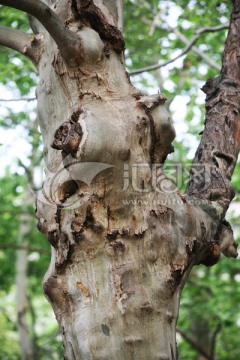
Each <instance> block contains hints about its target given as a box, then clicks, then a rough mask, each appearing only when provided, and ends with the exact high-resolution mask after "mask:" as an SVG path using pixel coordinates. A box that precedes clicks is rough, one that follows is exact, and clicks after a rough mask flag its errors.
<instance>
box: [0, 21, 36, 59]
mask: <svg viewBox="0 0 240 360" xmlns="http://www.w3.org/2000/svg"><path fill="white" fill-rule="evenodd" d="M0 45H3V46H6V47H8V48H11V49H13V50H16V51H18V52H19V53H20V54H22V55H25V56H26V57H28V58H29V59H30V60H31V61H32V62H33V63H34V65H36V66H37V64H38V62H39V59H40V55H41V38H40V36H39V35H36V36H34V35H29V34H26V33H24V32H22V31H20V30H15V29H11V28H9V27H6V26H0Z"/></svg>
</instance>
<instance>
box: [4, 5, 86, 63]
mask: <svg viewBox="0 0 240 360" xmlns="http://www.w3.org/2000/svg"><path fill="white" fill-rule="evenodd" d="M0 5H6V6H10V7H12V8H15V9H18V10H22V11H25V12H27V13H28V14H30V15H32V16H34V17H35V18H36V19H37V20H38V21H39V22H40V23H41V24H42V25H43V26H44V27H45V29H46V30H47V31H48V32H49V34H50V35H51V36H52V38H53V39H54V41H55V42H56V44H57V45H58V47H59V50H60V52H61V54H62V56H63V57H64V59H65V60H66V59H69V58H70V57H71V55H73V54H74V55H75V52H76V50H78V52H79V49H80V48H81V38H80V36H79V35H78V34H76V33H74V32H72V31H70V30H69V29H68V28H67V26H66V25H65V24H64V23H63V22H62V21H61V19H60V18H59V17H58V16H57V15H56V14H55V13H54V11H52V9H51V8H50V7H49V6H47V5H46V4H44V3H43V2H42V1H41V0H18V1H16V0H0Z"/></svg>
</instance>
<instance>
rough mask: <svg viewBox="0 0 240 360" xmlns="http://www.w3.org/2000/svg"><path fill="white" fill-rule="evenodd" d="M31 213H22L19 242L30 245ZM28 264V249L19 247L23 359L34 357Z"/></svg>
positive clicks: (27, 199)
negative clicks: (28, 294) (29, 320)
mask: <svg viewBox="0 0 240 360" xmlns="http://www.w3.org/2000/svg"><path fill="white" fill-rule="evenodd" d="M24 200H25V204H29V203H30V202H32V198H31V197H30V194H29V193H26V196H25V199H24ZM29 217H30V215H29V214H22V215H21V224H20V228H19V243H21V244H22V245H25V246H27V245H28V240H27V239H28V237H29V233H30V218H29ZM27 266H28V250H27V249H18V250H17V251H16V303H17V324H18V333H19V342H20V348H21V355H22V359H23V360H32V359H33V357H34V356H33V354H34V350H33V342H32V339H31V335H30V331H29V324H28V321H27V310H28V299H27Z"/></svg>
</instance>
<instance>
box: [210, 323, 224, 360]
mask: <svg viewBox="0 0 240 360" xmlns="http://www.w3.org/2000/svg"><path fill="white" fill-rule="evenodd" d="M221 328H222V326H221V324H218V325H217V327H216V329H215V330H214V333H213V336H212V340H211V357H212V358H213V359H214V358H215V356H214V353H215V347H216V339H217V335H218V334H219V332H220V331H221Z"/></svg>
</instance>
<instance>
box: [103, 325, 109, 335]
mask: <svg viewBox="0 0 240 360" xmlns="http://www.w3.org/2000/svg"><path fill="white" fill-rule="evenodd" d="M102 332H103V333H104V335H106V336H110V329H109V327H108V326H107V325H106V324H102Z"/></svg>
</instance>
